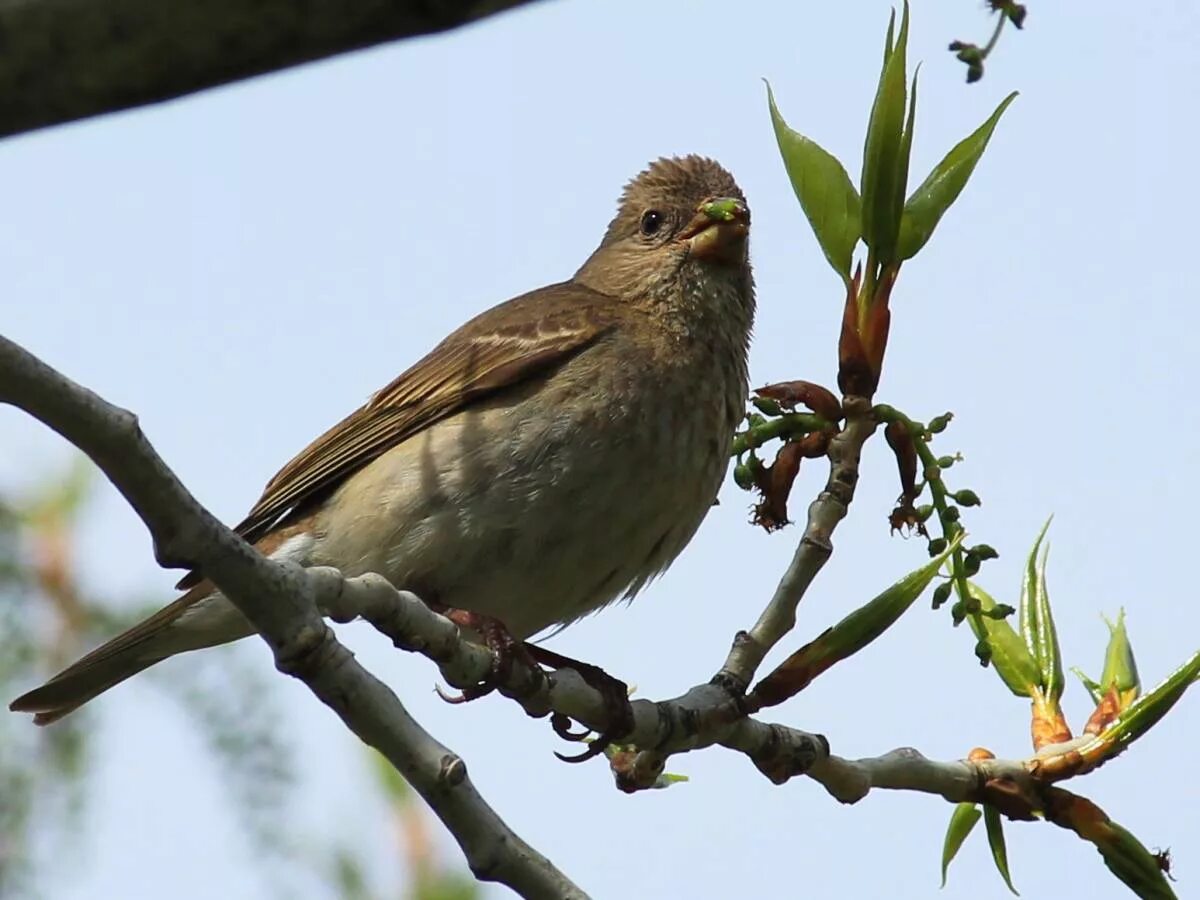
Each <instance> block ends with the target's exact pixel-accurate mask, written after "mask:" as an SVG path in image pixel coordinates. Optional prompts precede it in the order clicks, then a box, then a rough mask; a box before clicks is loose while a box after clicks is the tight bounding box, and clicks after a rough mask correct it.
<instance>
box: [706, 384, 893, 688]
mask: <svg viewBox="0 0 1200 900" xmlns="http://www.w3.org/2000/svg"><path fill="white" fill-rule="evenodd" d="M842 407H843V409H844V410H845V413H846V424H845V427H844V428H843V429H842V430H841V431H840V432H839V433H838V434H837V435H836V436H835V437H834V438H833V439H832V440H831V441H830V442H829V480H828V481H827V482H826V484H825V489H824V490H823V491H821V493H820V494H819V495H817V498H816V499H815V500H814V501H813V502H812V503H811V504H810V505H809V507H808V522H807V524H806V525H805V528H804V533H803V534H802V535H801V536H800V543H799V545H798V546H797V547H796V552H795V554H794V555H793V556H792V561H791V564H790V565H789V566H788V567H787V571H785V572H784V573H783V577H782V578H781V579H780V580H779V585H778V586H777V587H776V588H775V594H774V595H773V596H772V597H771V601H770V602H769V603H768V604H767V607H766V609H764V610H763V612H762V614H761V615H760V616H759V617H758V621H757V622H755V623H754V627H753V628H751V629H750V630H749V631H743V632H739V633H738V635H737V637H736V638H735V639H734V642H733V647H732V649H731V650H730V651H729V656H728V657H726V659H725V664H724V665H723V666H722V667H721V670H720V671H719V672H718V673H717V675H716V676H715V677H714V679H713V681H714V682H717V683H719V684H724V685H726V686H728V687H729V688H730V689H731V690H733V691H734V692H736V693H738V694H742V693H744V692H745V691H746V690H747V689H748V688H749V687H750V682H751V681H752V680H753V678H754V673H755V672H757V671H758V667H759V666H760V665H762V661H763V659H765V658H766V655H767V654H768V653H770V652H771V648H772V647H774V646H775V645H776V644H777V643H779V641H780V639H781V638H783V636H784V635H786V634H787V633H788V632H789V631H791V630H792V628H793V627H794V626H795V624H796V608H797V607H798V606H799V605H800V601H801V600H802V599H804V594H805V592H806V591H807V590H808V586H809V585H810V584H812V581H813V579H814V578H816V576H817V573H818V572H820V571H821V568H822V567H823V566H824V565H825V563H826V562H827V561H828V560H829V557H830V555H831V554H832V553H833V541H832V538H833V531H834V529H835V528H837V526H838V523H839V522H841V521H842V519H843V518H845V516H846V512H847V510H848V509H849V507H850V503H851V501H853V499H854V489H855V487H856V485H857V484H858V461H859V456H860V454H861V453H862V447H863V444H865V443H866V442H867V440H868V439H869V438H870V437H871V435H872V434H874V433H875V428H876V426H877V423H876V421H875V419H874V417H873V416H872V414H871V402H870V400H869V399H867V398H865V397H845V398H843V400H842Z"/></svg>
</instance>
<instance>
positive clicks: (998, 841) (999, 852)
mask: <svg viewBox="0 0 1200 900" xmlns="http://www.w3.org/2000/svg"><path fill="white" fill-rule="evenodd" d="M983 824H984V825H985V826H986V827H987V838H988V846H989V847H990V848H991V850H992V860H993V861H994V862H995V863H996V868H997V869H998V870H999V871H1000V876H1001V877H1002V878H1003V879H1004V883H1005V884H1006V885H1008V889H1009V890H1010V891H1012V892H1013V893H1014V894H1017V889H1016V888H1015V887H1013V883H1012V878H1010V877H1009V874H1008V849H1007V848H1006V847H1005V846H1004V822H1003V821H1002V820H1001V818H1000V812H999V810H997V809H996V807H994V806H988V805H986V804H985V805H984V807H983ZM1017 896H1018V897H1019V896H1020V894H1017Z"/></svg>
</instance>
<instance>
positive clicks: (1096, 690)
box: [1071, 666, 1104, 703]
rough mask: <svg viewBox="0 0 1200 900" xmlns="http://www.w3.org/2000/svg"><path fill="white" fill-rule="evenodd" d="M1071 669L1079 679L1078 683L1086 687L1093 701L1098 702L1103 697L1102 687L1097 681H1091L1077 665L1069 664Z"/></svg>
mask: <svg viewBox="0 0 1200 900" xmlns="http://www.w3.org/2000/svg"><path fill="white" fill-rule="evenodd" d="M1071 671H1072V672H1074V673H1075V677H1076V678H1078V679H1079V681H1080V683H1081V684H1083V686H1084V687H1085V688H1087V692H1088V693H1089V694H1091V695H1092V702H1093V703H1099V702H1100V701H1101V700H1103V699H1104V689H1103V688H1102V687H1100V683H1099V682H1098V681H1092V679H1090V678H1088V676H1087V675H1085V674H1084V673H1083V670H1082V669H1080V668H1079V667H1078V666H1071Z"/></svg>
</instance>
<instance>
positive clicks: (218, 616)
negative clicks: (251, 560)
mask: <svg viewBox="0 0 1200 900" xmlns="http://www.w3.org/2000/svg"><path fill="white" fill-rule="evenodd" d="M209 598H212V599H213V601H214V604H215V603H219V604H221V605H222V606H223V607H224V608H221V609H214V610H212V612H211V613H209V614H207V615H205V614H203V613H202V611H201V609H199V608H198V607H199V606H200V604H201V601H203V602H204V603H206V604H207V603H208V601H209ZM189 610H190V611H191V614H190V615H189V617H188V621H187V623H186V624H185V623H184V622H181V621H180V617H181V616H183V614H184V613H185V612H188V611H189ZM238 619H240V620H241V622H240V624H239V623H238V621H237V620H238ZM218 620H219V621H218ZM214 626H216V627H214ZM251 633H253V629H252V628H251V627H250V625H249V623H247V622H246V621H245V620H244V619H241V616H240V615H239V614H237V612H236V610H233V608H232V606H230V605H229V604H228V601H226V600H225V599H224V598H223V597H221V596H220V595H218V594H216V593H215V592H214V589H213V586H212V584H211V583H209V582H202V583H200V584H198V585H196V587H194V588H192V590H190V591H188V592H187V593H186V594H184V595H183V596H182V597H180V598H179V599H178V600H176V601H175V602H174V603H172V604H170V605H169V606H166V607H164V608H163V609H161V610H159V611H158V612H157V613H155V614H154V615H152V616H151V617H150V618H148V619H145V620H143V621H141V622H139V623H138V624H137V625H134V626H133V627H132V628H130V629H129V630H128V631H126V632H123V633H122V634H119V635H117V636H116V637H115V638H113V639H112V640H110V641H109V642H108V643H106V644H103V645H101V646H100V647H97V648H96V649H95V650H93V651H92V652H91V653H89V654H88V655H87V656H85V657H83V658H82V659H80V660H79V661H78V662H76V663H73V664H72V665H70V666H68V667H67V668H65V669H63V670H62V671H61V672H59V673H58V674H57V675H55V676H54V677H53V678H51V679H50V680H49V681H47V682H46V683H45V684H43V685H42V686H41V687H38V688H34V689H33V690H32V691H30V692H29V693H27V694H23V695H21V696H20V697H18V698H17V699H16V700H14V701H13V702H12V703H11V704H9V707H8V708H9V709H11V710H12V711H13V712H29V713H34V714H35V715H34V717H33V721H34V724H35V725H49V724H50V723H51V722H57V721H58V720H59V719H61V718H62V717H63V716H65V715H67V714H68V713H72V712H74V711H75V710H77V709H78V708H79V707H81V706H83V704H85V703H87V702H88V701H89V700H91V699H92V698H93V697H97V696H99V695H100V694H103V693H104V692H105V691H107V690H108V689H109V688H111V687H114V686H116V685H118V684H120V683H121V682H122V681H124V680H125V679H126V678H131V677H132V676H134V675H136V674H137V673H138V672H141V671H142V670H144V669H148V668H149V667H150V666H152V665H154V664H155V663H156V662H161V661H162V660H164V659H166V658H167V657H168V656H174V655H175V654H176V653H182V652H184V651H187V650H197V649H199V648H201V647H212V646H215V645H216V644H224V643H226V642H228V641H232V640H236V639H237V638H240V637H244V636H246V635H247V634H251Z"/></svg>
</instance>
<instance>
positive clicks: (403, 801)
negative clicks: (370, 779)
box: [364, 746, 413, 808]
mask: <svg viewBox="0 0 1200 900" xmlns="http://www.w3.org/2000/svg"><path fill="white" fill-rule="evenodd" d="M364 749H365V750H366V752H367V755H368V756H369V757H370V760H371V770H372V771H373V772H374V773H375V780H376V781H378V782H379V785H380V787H382V788H383V792H384V794H386V795H387V798H388V800H389V801H391V802H392V803H393V804H395V805H396V806H398V807H401V808H403V807H405V806H407V805H408V803H409V802H410V801H411V800H412V797H413V792H412V787H411V786H410V785H409V783H408V782H407V781H405V780H404V777H403V776H402V775H401V774H400V773H399V772H397V771H396V767H395V766H393V765H392V764H391V763H390V762H388V760H387V757H385V756H384V755H383V754H382V753H380V752H379V751H378V750H376V749H375V748H374V747H365V746H364Z"/></svg>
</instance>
